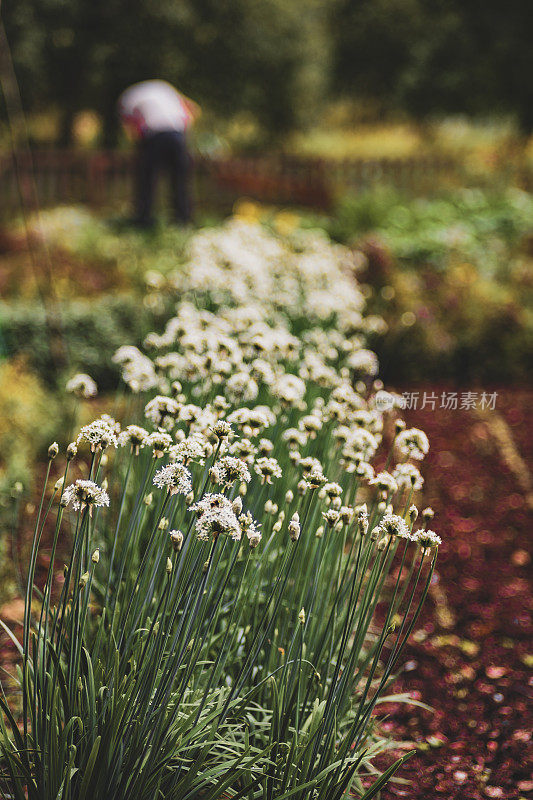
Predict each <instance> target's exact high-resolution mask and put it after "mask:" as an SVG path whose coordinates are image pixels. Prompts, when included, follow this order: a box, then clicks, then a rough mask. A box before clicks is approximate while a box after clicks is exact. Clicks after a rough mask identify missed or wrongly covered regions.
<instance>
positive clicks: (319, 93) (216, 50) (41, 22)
mask: <svg viewBox="0 0 533 800" xmlns="http://www.w3.org/2000/svg"><path fill="white" fill-rule="evenodd" d="M330 2H331V0H293V2H292V3H290V4H287V3H286V2H285V0H179V1H178V0H92V2H87V0H17V1H16V2H15V1H14V0H4V2H3V3H2V6H1V8H2V17H3V19H4V22H5V26H6V30H7V35H8V38H9V41H10V42H11V45H12V50H13V57H14V61H15V66H16V69H17V73H18V75H19V80H20V84H21V89H22V95H23V100H24V102H25V106H26V108H27V109H30V110H33V109H36V108H38V107H39V106H41V107H46V106H49V105H50V104H52V105H53V106H55V107H57V108H58V109H59V110H60V112H61V133H60V140H61V142H62V143H67V142H68V141H69V139H70V137H71V132H72V120H73V117H74V114H75V113H76V111H77V110H79V109H81V108H86V107H92V108H94V109H95V110H97V111H98V112H99V113H101V114H102V116H103V120H104V139H105V142H106V143H108V144H109V143H111V142H113V141H114V140H115V138H116V133H117V118H116V110H115V109H116V100H117V97H118V95H119V94H120V92H121V91H122V90H123V89H124V88H126V86H128V85H130V84H131V83H134V82H136V81H139V80H143V79H146V78H152V77H161V78H165V79H167V80H169V81H171V82H172V83H174V84H176V85H177V86H178V88H180V89H182V90H183V91H185V93H187V94H190V95H191V96H192V97H193V98H194V99H196V100H198V101H199V102H200V104H205V105H206V106H207V107H209V108H211V109H212V110H213V111H214V112H215V113H218V114H219V115H228V114H233V113H234V112H236V111H242V110H245V111H250V112H251V113H252V114H254V115H255V117H256V118H257V119H258V121H259V123H260V124H261V125H262V126H263V127H264V128H265V130H266V131H268V132H270V133H271V134H272V135H277V134H281V133H283V132H285V131H287V130H288V129H290V128H292V127H294V126H295V125H300V124H302V123H304V122H305V121H309V120H310V119H312V118H313V116H316V114H317V113H318V111H319V104H320V102H321V100H322V98H323V92H324V90H325V87H326V83H327V66H328V64H329V45H330V40H329V38H328V35H327V33H328V28H327V14H326V12H327V9H328V6H329V4H330Z"/></svg>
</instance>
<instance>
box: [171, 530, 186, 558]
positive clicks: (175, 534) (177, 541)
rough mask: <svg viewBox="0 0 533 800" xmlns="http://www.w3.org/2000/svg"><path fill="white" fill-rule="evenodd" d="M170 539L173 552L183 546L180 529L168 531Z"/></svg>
mask: <svg viewBox="0 0 533 800" xmlns="http://www.w3.org/2000/svg"><path fill="white" fill-rule="evenodd" d="M170 541H171V544H172V549H173V550H174V552H175V553H177V552H178V550H181V548H182V547H183V534H182V532H181V531H170Z"/></svg>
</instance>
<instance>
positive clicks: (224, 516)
mask: <svg viewBox="0 0 533 800" xmlns="http://www.w3.org/2000/svg"><path fill="white" fill-rule="evenodd" d="M189 511H195V512H196V513H197V514H198V518H197V520H196V525H195V530H196V534H197V536H198V538H199V539H200V540H201V541H209V539H211V538H215V539H216V538H217V537H218V536H219V535H224V536H230V537H231V538H232V539H233V540H235V541H239V540H240V538H241V536H242V530H241V526H240V524H239V520H238V519H237V515H236V514H235V511H234V510H233V505H232V503H231V501H230V500H228V498H227V497H224V495H223V494H206V495H205V496H204V497H203V498H202V499H201V500H199V501H198V502H197V503H195V504H194V505H192V506H190V508H189Z"/></svg>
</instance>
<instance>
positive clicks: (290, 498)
mask: <svg viewBox="0 0 533 800" xmlns="http://www.w3.org/2000/svg"><path fill="white" fill-rule="evenodd" d="M293 500H294V492H293V491H292V489H289V490H288V492H286V493H285V502H286V503H287V505H289V504H290V503H292V501H293Z"/></svg>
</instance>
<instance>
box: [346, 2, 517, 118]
mask: <svg viewBox="0 0 533 800" xmlns="http://www.w3.org/2000/svg"><path fill="white" fill-rule="evenodd" d="M530 29H531V4H530V3H528V2H524V0H338V3H337V6H336V8H335V13H334V14H332V17H331V34H332V37H333V38H334V40H335V42H336V47H335V63H334V68H333V75H334V81H335V83H336V84H337V86H338V87H339V90H340V91H341V92H343V93H344V94H346V95H358V96H366V97H369V98H372V100H376V99H377V100H378V101H379V103H380V105H381V108H382V109H383V110H385V111H390V110H392V109H395V110H397V109H403V110H407V111H409V112H411V113H413V114H415V115H417V116H419V117H423V116H425V115H427V114H431V113H435V112H436V113H449V112H452V113H456V112H465V113H471V114H486V113H494V112H496V113H509V112H510V113H513V114H515V115H516V117H517V120H518V122H519V124H520V126H521V128H522V130H523V131H524V132H525V133H531V132H532V130H533V84H532V82H531V78H530V76H531V74H532V73H533V51H532V49H531V44H530V38H531V37H530Z"/></svg>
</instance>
